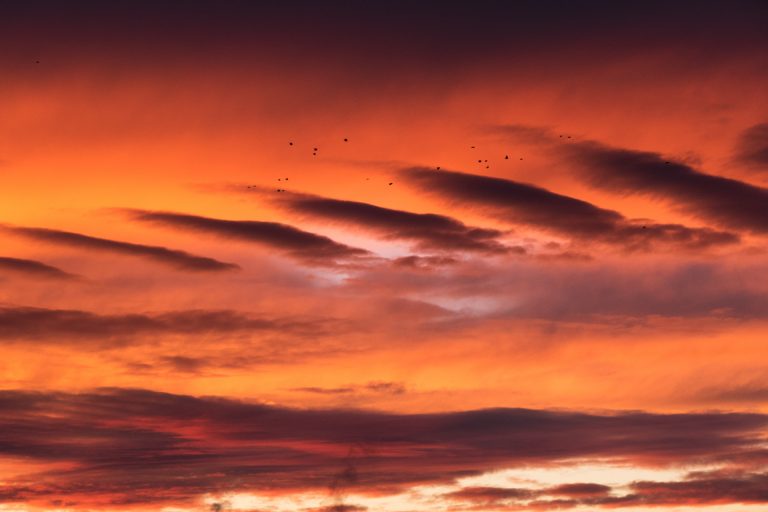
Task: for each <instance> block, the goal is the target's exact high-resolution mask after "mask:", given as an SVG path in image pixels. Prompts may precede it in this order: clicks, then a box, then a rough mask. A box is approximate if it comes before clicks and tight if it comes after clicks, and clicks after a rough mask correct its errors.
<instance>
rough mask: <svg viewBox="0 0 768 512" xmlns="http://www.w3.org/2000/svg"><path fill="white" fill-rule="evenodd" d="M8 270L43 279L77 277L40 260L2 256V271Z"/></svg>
mask: <svg viewBox="0 0 768 512" xmlns="http://www.w3.org/2000/svg"><path fill="white" fill-rule="evenodd" d="M6 272H7V273H13V274H20V275H24V276H28V277H37V278H42V279H58V280H62V279H63V280H69V279H77V276H75V275H74V274H70V273H68V272H64V271H63V270H61V269H59V268H56V267H52V266H51V265H46V264H45V263H41V262H39V261H34V260H27V259H20V258H9V257H4V256H0V273H6Z"/></svg>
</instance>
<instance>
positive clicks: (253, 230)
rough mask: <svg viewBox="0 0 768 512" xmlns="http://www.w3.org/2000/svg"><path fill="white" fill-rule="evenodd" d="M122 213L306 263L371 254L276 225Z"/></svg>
mask: <svg viewBox="0 0 768 512" xmlns="http://www.w3.org/2000/svg"><path fill="white" fill-rule="evenodd" d="M123 211H124V212H126V213H127V214H128V215H130V216H131V218H133V219H135V220H139V221H142V222H149V223H153V224H160V225H164V226H168V227H171V228H175V229H181V230H188V231H196V232H202V233H208V234H211V235H214V236H219V237H223V238H230V239H235V240H243V241H246V242H252V243H257V244H260V245H264V246H267V247H271V248H273V249H277V250H280V251H283V252H285V253H286V254H288V255H289V256H291V257H293V258H296V259H299V260H302V261H304V262H308V263H315V264H327V263H329V262H330V263H333V262H334V261H335V260H337V259H356V258H361V257H368V256H371V253H370V252H368V251H366V250H365V249H358V248H356V247H350V246H348V245H344V244H341V243H339V242H335V241H333V240H331V239H330V238H328V237H326V236H322V235H317V234H315V233H310V232H308V231H302V230H301V229H298V228H295V227H293V226H289V225H287V224H280V223H277V222H262V221H254V220H222V219H212V218H209V217H200V216H197V215H187V214H182V213H172V212H151V211H143V210H123Z"/></svg>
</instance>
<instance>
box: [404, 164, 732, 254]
mask: <svg viewBox="0 0 768 512" xmlns="http://www.w3.org/2000/svg"><path fill="white" fill-rule="evenodd" d="M402 175H403V177H404V178H405V179H406V180H407V181H408V182H409V183H410V184H412V185H414V186H416V187H418V188H420V189H422V190H424V191H426V192H428V193H433V194H437V195H439V196H441V197H442V198H444V199H446V200H448V201H451V202H459V203H466V204H469V205H471V206H474V207H477V208H482V209H488V210H492V211H494V212H497V213H501V214H503V215H504V220H506V221H507V222H509V223H513V224H525V225H529V226H534V227H536V228H539V229H543V230H547V231H551V232H554V233H558V234H562V235H566V236H569V237H574V238H580V239H583V240H591V241H600V242H604V243H610V244H616V245H619V246H621V247H622V248H624V249H626V250H631V251H634V250H651V249H654V248H657V247H659V246H661V247H663V246H669V247H675V248H685V249H691V250H700V249H707V248H710V247H717V246H723V245H729V244H735V243H738V242H739V236H738V235H736V234H735V233H730V232H724V231H716V230H714V229H710V228H691V227H687V226H683V225H680V224H657V223H653V222H650V221H647V222H646V221H631V220H629V219H627V218H625V217H624V216H623V215H621V214H620V213H619V212H616V211H613V210H606V209H603V208H599V207H597V206H595V205H593V204H591V203H588V202H586V201H582V200H580V199H576V198H573V197H569V196H565V195H562V194H557V193H555V192H551V191H549V190H546V189H544V188H540V187H537V186H534V185H529V184H525V183H518V182H515V181H511V180H507V179H502V178H494V177H490V176H481V175H476V174H467V173H461V172H456V171H435V170H433V169H428V168H424V167H415V168H410V169H405V170H403V171H402Z"/></svg>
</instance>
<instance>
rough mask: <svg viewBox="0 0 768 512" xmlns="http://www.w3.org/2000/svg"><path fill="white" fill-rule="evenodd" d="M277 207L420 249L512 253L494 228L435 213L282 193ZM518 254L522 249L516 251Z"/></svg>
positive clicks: (500, 233) (500, 234)
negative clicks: (469, 224) (349, 226)
mask: <svg viewBox="0 0 768 512" xmlns="http://www.w3.org/2000/svg"><path fill="white" fill-rule="evenodd" d="M275 203H276V204H278V205H280V206H283V207H285V208H288V209H289V210H291V211H292V212H295V213H299V214H303V215H305V216H310V217H313V218H319V219H323V220H327V221H331V222H334V223H339V224H345V225H351V226H355V227H358V228H362V229H364V230H366V231H371V232H374V233H377V234H379V235H381V236H383V237H385V238H386V239H389V240H411V241H414V242H416V244H417V248H419V249H422V250H430V249H431V250H443V251H475V252H483V253H489V254H504V253H507V252H510V251H512V250H513V248H510V247H507V246H505V245H504V244H502V243H501V242H499V241H498V238H499V237H501V236H502V235H503V233H502V232H501V231H499V230H496V229H486V228H477V227H472V226H467V225H466V224H464V223H463V222H461V221H459V220H457V219H454V218H452V217H448V216H445V215H438V214H434V213H413V212H408V211H404V210H395V209H392V208H384V207H381V206H376V205H373V204H369V203H363V202H359V201H344V200H339V199H329V198H325V197H319V196H312V195H306V194H294V193H287V194H283V195H282V197H281V198H280V199H279V200H277V201H275ZM516 249H517V250H518V251H520V250H522V252H525V250H524V249H522V248H516Z"/></svg>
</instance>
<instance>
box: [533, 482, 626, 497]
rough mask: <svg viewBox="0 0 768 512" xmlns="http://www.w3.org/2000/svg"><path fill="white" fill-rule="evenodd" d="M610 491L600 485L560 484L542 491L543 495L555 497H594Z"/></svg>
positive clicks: (605, 486) (608, 488) (607, 487)
mask: <svg viewBox="0 0 768 512" xmlns="http://www.w3.org/2000/svg"><path fill="white" fill-rule="evenodd" d="M610 491H611V488H610V487H609V486H607V485H601V484H582V483H579V484H562V485H558V486H555V487H550V488H549V489H547V490H545V491H544V494H550V495H557V496H572V497H579V496H594V495H602V494H607V493H609V492H610Z"/></svg>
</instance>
